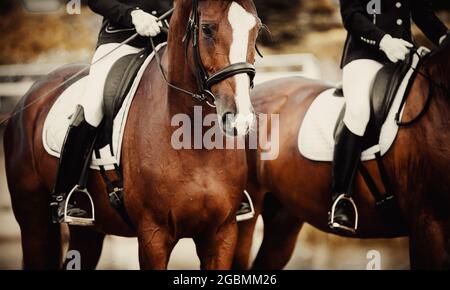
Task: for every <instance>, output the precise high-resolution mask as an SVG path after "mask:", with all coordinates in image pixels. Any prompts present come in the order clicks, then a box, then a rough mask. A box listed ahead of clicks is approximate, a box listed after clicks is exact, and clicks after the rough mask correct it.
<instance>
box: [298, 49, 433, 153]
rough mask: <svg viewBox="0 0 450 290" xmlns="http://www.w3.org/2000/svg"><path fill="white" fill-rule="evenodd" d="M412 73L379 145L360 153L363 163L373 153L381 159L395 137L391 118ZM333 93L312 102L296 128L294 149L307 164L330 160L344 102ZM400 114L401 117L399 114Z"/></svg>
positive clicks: (398, 98) (403, 86) (402, 88)
mask: <svg viewBox="0 0 450 290" xmlns="http://www.w3.org/2000/svg"><path fill="white" fill-rule="evenodd" d="M419 53H420V54H421V55H424V54H427V53H429V50H428V49H427V48H424V47H421V48H420V49H419ZM418 62H419V57H418V56H417V55H414V61H413V64H412V67H414V68H415V67H416V66H417V64H418ZM413 72H414V70H413V69H412V68H411V69H410V70H409V71H408V73H407V74H406V76H405V78H404V80H403V81H402V83H401V85H400V87H399V90H398V92H397V95H396V96H395V99H394V102H393V104H392V107H391V110H390V112H389V114H388V117H387V119H386V121H385V123H384V124H383V127H382V129H381V134H380V140H379V144H378V145H376V146H373V147H371V148H368V149H367V150H366V151H364V152H363V153H362V156H361V159H362V160H363V161H366V160H372V159H375V153H377V152H380V153H381V155H384V154H386V152H387V151H388V150H389V148H390V147H391V146H392V144H393V143H394V140H395V137H396V136H397V133H398V126H397V124H396V122H395V114H396V113H397V112H398V109H399V107H400V105H401V100H402V98H403V95H404V94H405V91H406V88H407V85H408V82H409V80H410V78H411V77H412V74H413ZM334 90H335V89H330V90H326V91H325V92H323V93H322V94H320V95H319V96H318V97H317V98H316V99H315V100H314V101H313V103H312V104H311V107H310V108H309V109H308V111H307V112H306V115H305V118H304V120H303V124H302V126H301V128H300V133H299V135H298V147H299V150H300V153H301V154H302V155H303V156H304V157H306V158H308V159H310V160H314V161H332V160H333V150H334V135H333V134H334V128H335V126H336V122H337V119H338V117H339V114H340V113H341V110H342V107H343V106H344V98H342V97H335V96H333V92H334ZM401 113H402V114H403V110H402V112H401ZM400 117H401V116H400Z"/></svg>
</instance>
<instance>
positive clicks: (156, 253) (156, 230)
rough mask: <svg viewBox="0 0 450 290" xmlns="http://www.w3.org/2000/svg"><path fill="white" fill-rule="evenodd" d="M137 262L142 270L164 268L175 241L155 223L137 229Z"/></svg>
mask: <svg viewBox="0 0 450 290" xmlns="http://www.w3.org/2000/svg"><path fill="white" fill-rule="evenodd" d="M138 243H139V264H140V267H141V269H143V270H165V269H167V264H168V263H169V258H170V253H171V252H172V250H173V248H174V246H175V244H176V241H174V240H173V238H172V237H171V236H170V235H169V234H168V233H167V232H166V231H165V229H164V228H161V227H159V226H157V225H148V226H146V227H145V228H142V227H141V229H140V230H138Z"/></svg>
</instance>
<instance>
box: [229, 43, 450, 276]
mask: <svg viewBox="0 0 450 290" xmlns="http://www.w3.org/2000/svg"><path fill="white" fill-rule="evenodd" d="M419 71H420V73H418V74H417V76H416V78H415V79H414V82H413V85H412V88H411V90H410V92H409V94H408V97H407V101H406V107H405V108H404V113H403V117H402V119H403V121H409V120H411V119H413V118H414V117H415V116H417V115H418V113H419V112H420V111H421V110H422V109H423V108H424V106H426V105H425V104H426V103H427V98H428V96H429V92H431V93H432V95H431V96H430V97H431V101H430V103H429V107H428V110H427V111H425V112H426V113H425V114H424V115H423V117H422V118H421V119H419V120H418V121H417V122H415V123H414V124H412V125H410V126H406V127H400V130H399V132H398V136H397V137H396V140H395V143H394V144H393V146H392V148H391V149H390V150H389V151H388V152H387V154H386V155H385V156H384V158H383V160H384V163H385V166H386V169H387V173H388V176H389V178H390V180H391V182H392V183H393V185H392V186H393V188H394V193H395V195H396V197H397V199H398V204H399V207H400V210H399V211H400V215H401V217H402V218H403V220H404V222H403V223H401V222H399V220H388V221H386V219H385V218H388V217H383V216H382V215H381V214H380V213H379V212H378V211H377V210H376V207H375V200H374V197H373V196H372V194H371V193H370V191H369V189H368V187H367V186H366V184H365V182H364V181H363V178H362V176H361V175H360V174H358V176H357V178H356V181H355V189H356V190H355V193H356V196H355V202H356V204H357V206H358V209H359V214H360V217H359V226H358V232H357V235H356V236H355V237H356V238H393V237H400V236H409V238H410V259H411V267H412V268H415V269H417V268H419V269H423V268H426V269H433V268H438V269H440V268H449V267H450V132H449V128H450V121H449V117H448V116H449V114H450V91H449V88H450V41H448V40H447V41H446V43H445V44H443V45H441V47H439V48H438V49H436V50H435V51H434V52H433V53H432V54H431V55H430V56H429V57H428V58H427V59H426V60H424V62H423V65H422V66H421V67H420V69H419ZM326 89H329V86H327V85H325V84H322V83H319V82H314V81H310V80H307V79H302V78H289V79H279V80H275V81H271V82H268V83H265V84H262V85H260V86H257V87H256V88H255V90H254V92H253V93H252V103H253V105H254V108H255V111H257V112H260V113H267V114H279V118H280V132H279V136H280V140H279V144H280V148H279V152H280V153H279V156H278V158H277V159H276V160H272V161H261V158H260V154H261V152H260V151H248V160H249V170H250V171H249V185H248V191H249V192H250V194H251V195H252V197H253V199H254V203H255V208H256V213H257V214H262V217H263V220H264V239H263V242H262V245H261V247H260V249H259V252H258V255H257V257H256V260H255V261H254V263H253V268H255V269H281V268H283V267H284V266H285V265H286V264H287V262H288V261H289V259H290V257H291V255H292V253H293V250H294V248H295V245H296V241H297V236H298V234H299V232H300V229H301V227H302V225H303V223H305V222H306V223H309V224H311V225H312V226H314V227H316V228H317V229H319V230H321V231H324V232H330V229H329V227H328V220H327V217H328V211H329V209H330V205H331V164H330V163H327V162H314V161H310V160H308V159H306V158H304V157H303V156H302V155H301V154H300V153H299V149H298V145H297V144H298V143H297V142H298V133H299V129H300V126H301V124H302V120H303V118H304V116H305V113H306V111H307V110H308V108H309V106H310V105H311V103H312V102H313V101H314V99H315V98H316V97H317V96H318V94H320V93H321V92H323V91H324V90H326ZM430 89H431V91H429V90H430ZM269 116H270V115H269ZM268 123H270V122H268ZM262 130H267V131H268V132H269V134H270V130H268V129H267V128H262ZM260 147H261V146H260ZM365 166H366V167H367V168H368V170H369V171H370V173H371V175H372V176H373V177H374V178H376V179H377V180H375V181H376V183H377V185H378V188H383V187H382V183H381V180H380V178H379V174H378V171H377V168H376V162H375V161H368V162H366V163H365ZM266 193H269V194H268V195H265V194H266ZM261 212H262V213H261ZM255 223H256V218H254V219H253V220H250V221H246V222H243V223H241V224H240V225H239V230H240V233H239V242H238V247H237V252H236V256H235V260H234V267H235V268H246V267H247V266H248V263H249V252H250V251H249V250H250V247H251V243H252V234H253V230H254V226H255ZM336 250H339V249H336Z"/></svg>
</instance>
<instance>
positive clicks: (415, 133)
mask: <svg viewBox="0 0 450 290" xmlns="http://www.w3.org/2000/svg"><path fill="white" fill-rule="evenodd" d="M449 60H450V48H447V49H446V50H443V51H440V52H439V53H437V54H435V55H433V56H432V57H431V58H430V59H428V60H427V61H426V62H425V63H424V66H423V67H422V68H421V69H420V70H421V72H422V73H428V74H429V75H430V77H431V80H432V81H433V82H434V84H431V83H430V82H429V81H428V80H426V79H425V78H423V77H421V76H418V77H417V78H416V81H415V83H414V86H413V88H412V90H411V92H410V96H409V97H408V101H407V106H406V108H405V113H404V116H407V117H405V118H407V119H408V118H411V117H413V116H416V115H417V113H418V112H420V111H421V110H422V108H423V106H424V104H425V102H426V101H427V98H428V97H429V89H430V86H433V91H432V92H433V96H432V99H431V103H430V107H429V109H428V111H427V112H426V114H425V115H424V117H423V118H422V119H420V120H419V121H418V123H416V124H415V125H414V126H412V127H410V128H411V130H408V131H409V133H408V134H409V136H410V146H412V147H411V148H412V149H414V150H415V151H414V152H415V156H414V157H413V158H411V159H410V160H409V162H410V164H409V165H410V166H411V165H412V163H413V164H415V166H416V167H417V169H418V170H417V172H420V174H419V175H420V176H418V177H417V178H420V179H419V180H425V179H427V180H428V182H426V184H427V185H428V187H434V186H438V187H439V188H436V189H435V190H444V191H445V192H450V179H449V176H448V170H449V164H450V133H449V132H448V128H449V127H450V119H449V118H448V116H449V115H450V96H449V95H448V92H446V91H444V90H442V89H440V88H437V86H436V84H441V83H443V84H444V86H446V87H447V88H448V87H449V77H450V74H449V72H450V69H449V65H450V64H448V63H449ZM411 152H413V151H411ZM413 167H414V165H413ZM419 169H420V170H419ZM428 173H429V176H428V177H425V176H423V174H428ZM443 184H445V186H446V188H444V186H443ZM429 189H430V188H429Z"/></svg>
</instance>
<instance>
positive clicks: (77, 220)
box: [62, 185, 95, 226]
mask: <svg viewBox="0 0 450 290" xmlns="http://www.w3.org/2000/svg"><path fill="white" fill-rule="evenodd" d="M74 193H81V194H84V195H86V196H87V197H88V200H89V203H90V205H91V213H92V215H91V216H90V217H85V218H82V217H74V216H70V215H68V214H67V209H68V205H69V204H70V198H71V197H72V195H73V194H74ZM94 221H95V208H94V201H93V200H92V197H91V195H90V194H89V192H88V191H87V189H86V188H85V187H81V186H79V185H75V187H74V188H73V189H72V190H71V191H70V193H69V194H68V195H67V197H66V200H65V202H64V213H63V219H62V222H63V223H67V224H69V225H74V226H92V225H94Z"/></svg>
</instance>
